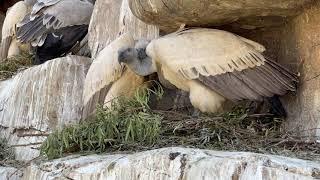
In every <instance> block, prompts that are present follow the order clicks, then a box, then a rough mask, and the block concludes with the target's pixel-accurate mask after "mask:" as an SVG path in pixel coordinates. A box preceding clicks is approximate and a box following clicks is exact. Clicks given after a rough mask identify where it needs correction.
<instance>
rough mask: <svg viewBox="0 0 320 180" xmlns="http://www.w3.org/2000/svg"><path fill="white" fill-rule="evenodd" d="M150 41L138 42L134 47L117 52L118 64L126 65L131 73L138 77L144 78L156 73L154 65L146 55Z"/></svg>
mask: <svg viewBox="0 0 320 180" xmlns="http://www.w3.org/2000/svg"><path fill="white" fill-rule="evenodd" d="M149 43H150V41H147V40H138V41H136V42H135V46H134V47H129V48H123V49H120V50H119V52H118V53H119V54H118V61H119V63H120V64H121V63H124V64H126V65H127V66H128V67H129V68H130V69H131V70H132V71H134V72H135V73H136V74H138V75H140V76H146V75H149V74H152V73H154V72H155V71H156V69H155V64H154V62H153V61H152V59H151V57H149V56H148V55H147V53H146V48H147V46H148V44H149Z"/></svg>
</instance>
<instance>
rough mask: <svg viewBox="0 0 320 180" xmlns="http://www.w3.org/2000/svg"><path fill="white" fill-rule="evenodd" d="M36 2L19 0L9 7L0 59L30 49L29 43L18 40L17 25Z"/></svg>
mask: <svg viewBox="0 0 320 180" xmlns="http://www.w3.org/2000/svg"><path fill="white" fill-rule="evenodd" d="M35 2H36V0H25V1H19V2H17V3H16V4H14V5H13V6H12V7H10V8H9V9H8V11H7V14H6V17H5V19H4V22H3V26H2V36H1V37H2V39H1V47H0V60H3V59H6V58H8V57H11V56H14V55H18V54H20V52H21V51H27V50H29V45H28V44H21V43H19V42H18V41H17V39H16V35H17V31H16V26H17V24H18V23H19V22H21V21H22V20H23V18H24V17H25V16H26V15H27V14H28V13H29V12H30V11H31V8H32V6H33V5H34V3H35Z"/></svg>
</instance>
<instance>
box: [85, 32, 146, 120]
mask: <svg viewBox="0 0 320 180" xmlns="http://www.w3.org/2000/svg"><path fill="white" fill-rule="evenodd" d="M134 44H135V41H134V39H133V37H132V35H131V34H129V33H125V34H123V35H121V36H120V37H118V38H117V39H116V40H114V41H113V42H112V43H110V44H109V45H108V46H107V47H105V48H104V49H103V50H102V51H101V52H100V53H99V54H98V56H97V58H96V59H95V60H94V61H93V63H92V64H91V66H90V69H89V71H88V73H87V76H86V79H85V85H84V91H83V103H84V110H83V111H84V112H83V116H84V118H86V117H88V116H89V115H90V114H91V113H92V112H93V111H94V109H95V107H96V104H97V103H99V104H104V105H105V106H106V107H110V105H111V102H112V100H114V99H115V98H117V97H119V96H125V97H131V96H133V95H134V92H135V91H136V90H137V89H138V88H139V87H141V86H142V84H143V83H144V77H141V76H138V75H137V74H135V73H134V72H132V71H131V70H130V69H128V68H126V67H125V66H124V65H120V64H119V63H118V51H119V49H121V48H128V47H134ZM102 91H103V92H102Z"/></svg>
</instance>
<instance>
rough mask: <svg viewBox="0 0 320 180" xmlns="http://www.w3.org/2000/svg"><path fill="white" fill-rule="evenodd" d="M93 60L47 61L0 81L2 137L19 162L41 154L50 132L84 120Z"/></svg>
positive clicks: (70, 58)
mask: <svg viewBox="0 0 320 180" xmlns="http://www.w3.org/2000/svg"><path fill="white" fill-rule="evenodd" d="M90 63H91V60H90V59H88V58H83V57H78V56H68V57H64V58H59V59H55V60H51V61H48V62H46V63H44V64H42V65H39V66H35V67H32V68H29V69H27V70H24V71H23V72H21V73H19V74H17V75H16V76H15V77H14V78H12V79H9V80H7V81H3V82H0V109H1V111H0V136H1V137H6V138H8V139H9V144H10V145H14V146H15V147H16V155H17V159H19V160H29V159H32V158H34V157H36V156H37V155H38V150H36V149H33V147H34V146H36V147H37V145H39V144H40V143H41V142H42V141H43V140H44V139H45V136H46V134H47V133H48V132H50V130H52V129H55V128H57V127H61V126H63V125H65V124H69V123H75V122H78V121H79V120H80V119H81V111H82V90H83V84H84V78H85V74H86V72H87V70H88V67H89V65H90Z"/></svg>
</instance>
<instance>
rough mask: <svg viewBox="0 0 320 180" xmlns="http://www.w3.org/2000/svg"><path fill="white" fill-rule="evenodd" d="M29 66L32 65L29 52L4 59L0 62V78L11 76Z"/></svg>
mask: <svg viewBox="0 0 320 180" xmlns="http://www.w3.org/2000/svg"><path fill="white" fill-rule="evenodd" d="M30 66H32V56H31V55H30V54H29V53H22V54H20V55H17V56H14V57H11V58H8V59H5V60H3V61H2V62H1V63H0V80H5V79H8V78H11V77H12V76H13V75H15V74H16V73H18V72H19V71H21V70H23V69H26V68H28V67H30Z"/></svg>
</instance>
